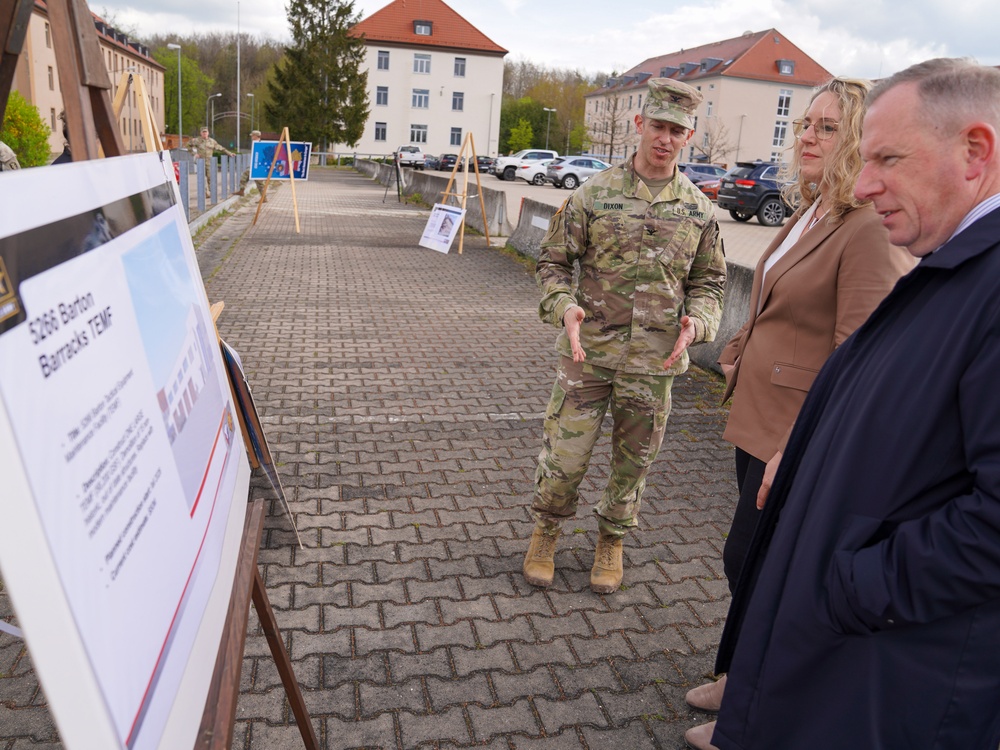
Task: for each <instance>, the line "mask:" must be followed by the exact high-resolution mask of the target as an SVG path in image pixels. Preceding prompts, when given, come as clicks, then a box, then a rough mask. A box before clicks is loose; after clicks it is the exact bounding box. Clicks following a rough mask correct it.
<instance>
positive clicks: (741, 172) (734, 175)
mask: <svg viewBox="0 0 1000 750" xmlns="http://www.w3.org/2000/svg"><path fill="white" fill-rule="evenodd" d="M753 170H754V168H753V167H736V168H735V169H734V170H732V171H731V172H730V173H729V174H727V175H726V179H727V180H738V179H740V178H742V177H749V176H750V175H751V174H752V173H753Z"/></svg>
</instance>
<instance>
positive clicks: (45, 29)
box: [12, 0, 164, 155]
mask: <svg viewBox="0 0 1000 750" xmlns="http://www.w3.org/2000/svg"><path fill="white" fill-rule="evenodd" d="M91 15H93V14H91ZM93 18H94V27H95V29H96V31H97V40H98V44H99V46H100V49H101V57H102V59H103V60H104V62H105V64H106V65H107V69H108V76H109V77H110V79H111V99H112V100H114V97H115V94H116V93H117V91H118V84H119V82H120V81H121V78H122V74H123V73H125V72H126V71H128V72H133V73H137V74H138V75H141V76H142V78H143V80H144V81H145V83H146V89H147V91H148V92H149V99H150V105H151V107H152V110H153V118H154V120H155V122H156V125H155V127H156V129H157V132H160V133H162V132H163V130H164V125H163V116H164V115H163V72H164V67H163V66H162V65H160V64H159V63H158V62H157V61H156V60H154V59H153V58H152V57H150V55H149V49H148V48H147V47H146V46H145V45H143V44H140V43H139V42H135V41H131V40H129V39H128V37H126V36H125V34H122V33H121V32H120V31H117V30H116V29H113V28H112V27H111V26H109V25H108V24H107V23H105V22H104V20H103V19H101V18H100V17H99V16H97V15H93ZM12 89H13V90H14V91H17V92H18V93H19V94H21V96H23V97H24V98H25V99H27V100H28V101H29V102H31V103H32V104H34V105H35V107H37V108H38V112H39V114H40V115H41V116H42V119H43V120H44V121H45V123H46V124H47V125H48V126H49V128H50V129H51V130H52V134H51V135H50V136H49V150H50V151H51V152H52V154H53V155H55V154H58V153H60V152H61V151H62V150H63V144H64V139H63V134H62V126H61V125H60V123H59V120H58V117H59V113H60V112H61V111H62V109H63V101H62V93H61V92H60V90H59V70H58V66H57V65H56V53H55V49H54V48H53V40H52V29H51V27H50V25H49V11H48V8H47V6H46V5H45V0H35V7H34V9H33V11H32V13H31V20H30V21H29V22H28V31H27V34H26V35H25V39H24V45H23V47H22V49H21V55H20V59H19V60H18V62H17V68H16V69H15V72H14V83H13V86H12ZM139 122H140V120H139V108H138V104H137V101H136V98H135V90H134V89H133V90H132V91H130V92H129V95H128V98H127V99H126V101H125V104H124V106H123V108H122V112H121V115H120V116H119V118H118V123H119V127H120V128H121V135H122V141H123V142H124V144H125V150H126V151H145V150H146V144H145V142H144V141H143V139H142V134H141V133H142V129H141V128H140V125H139Z"/></svg>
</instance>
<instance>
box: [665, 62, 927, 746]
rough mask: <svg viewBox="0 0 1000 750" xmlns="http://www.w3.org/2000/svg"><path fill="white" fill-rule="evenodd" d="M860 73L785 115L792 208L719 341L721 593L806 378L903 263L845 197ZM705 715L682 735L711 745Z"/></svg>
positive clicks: (712, 697) (855, 155)
mask: <svg viewBox="0 0 1000 750" xmlns="http://www.w3.org/2000/svg"><path fill="white" fill-rule="evenodd" d="M869 88H870V84H869V83H868V82H866V81H859V80H852V79H847V78H834V79H833V80H831V81H829V82H828V83H826V84H825V85H823V86H821V87H820V88H819V89H818V90H817V91H816V93H815V94H813V96H812V99H811V100H810V102H809V107H808V108H807V109H806V112H805V114H804V115H803V117H802V119H800V120H795V121H794V123H793V127H794V133H795V139H796V140H795V147H794V151H793V157H792V162H791V164H790V165H789V168H788V174H789V175H794V180H793V181H792V182H790V183H789V184H788V185H787V186H786V189H785V191H784V193H785V199H786V201H788V202H789V204H790V205H794V206H796V207H797V208H796V211H795V214H794V216H793V217H792V219H791V220H790V221H789V222H788V223H787V224H786V225H785V226H784V228H783V229H782V230H781V231H779V232H778V234H777V235H776V236H775V238H774V240H773V241H772V242H771V244H770V245H769V246H768V248H767V250H765V251H764V254H763V255H762V256H761V258H760V260H759V261H758V263H757V267H756V269H755V270H754V277H753V287H752V290H751V295H750V314H749V317H748V319H747V322H746V323H745V324H744V325H743V327H742V328H741V329H740V330H739V332H737V334H736V335H735V336H734V337H733V338H732V340H731V341H730V342H729V343H728V344H727V345H726V347H725V348H724V349H723V351H722V354H721V355H720V357H719V364H720V365H721V367H722V369H723V372H725V374H726V381H727V388H726V393H725V396H724V398H723V400H725V399H728V398H729V397H730V395H731V396H732V398H733V401H732V405H731V407H730V412H729V420H728V422H727V424H726V430H725V433H724V434H723V437H724V438H725V439H726V440H728V441H729V442H731V443H733V445H734V446H735V447H736V482H737V486H738V488H739V493H740V494H739V500H738V502H737V506H736V512H735V514H734V517H733V522H732V527H731V529H730V531H729V535H728V536H727V538H726V543H725V548H724V550H723V566H724V569H725V573H726V577H727V578H728V579H729V587H730V591H732V590H734V589H735V587H736V583H737V581H738V580H739V577H740V573H741V570H742V567H743V560H744V558H745V556H746V552H747V548H748V547H749V544H750V539H751V537H752V536H753V532H754V528H755V527H756V525H757V517H758V514H759V511H760V508H762V507H763V505H764V501H765V499H766V497H767V491H768V490H769V489H770V485H771V479H772V478H773V477H774V473H775V471H776V470H777V467H778V462H779V461H780V460H781V452H782V450H783V448H784V446H785V443H786V442H787V440H788V435H789V433H790V432H791V428H792V424H793V423H794V421H795V418H796V416H797V415H798V413H799V409H800V408H801V406H802V402H803V401H804V400H805V397H806V393H807V392H808V391H809V388H810V386H811V385H812V382H813V380H814V379H815V377H816V374H817V373H818V372H819V369H820V367H822V366H823V363H824V362H825V361H826V359H827V357H829V356H830V354H832V353H833V350H834V349H835V348H836V347H837V346H839V345H840V344H841V343H842V342H843V341H844V340H845V339H846V338H847V337H848V336H850V335H851V333H853V332H854V330H855V329H856V328H858V326H860V325H861V324H862V323H863V322H864V321H865V319H866V318H867V317H868V315H869V314H871V312H872V310H874V309H875V307H876V306H877V305H878V303H879V302H880V301H881V300H882V298H883V297H885V295H886V294H888V293H889V291H890V290H891V289H892V287H893V285H894V284H895V283H896V281H897V280H898V279H899V277H900V276H902V275H903V274H904V273H906V272H907V271H909V270H910V269H911V268H912V267H913V264H914V260H913V258H912V256H910V255H909V253H907V252H906V250H904V249H903V248H898V247H894V246H893V245H890V244H889V236H888V232H887V231H886V230H885V228H884V227H883V226H882V223H881V220H880V218H879V216H878V215H877V214H876V213H875V211H874V209H873V208H872V207H871V204H870V203H867V202H861V201H858V200H857V199H856V198H855V197H854V185H855V183H856V182H857V179H858V175H859V174H860V173H861V167H862V166H863V163H862V160H861V155H860V153H859V146H860V143H861V123H862V120H863V118H864V114H865V106H864V103H865V96H866V95H867V93H868V90H869ZM724 692H725V676H723V677H722V678H720V679H719V680H717V681H715V682H710V683H708V684H706V685H702V686H700V687H697V688H694V689H693V690H690V691H688V694H687V696H686V697H685V700H686V701H687V703H688V704H689V705H690V706H691V707H693V708H695V709H698V710H700V711H705V712H708V713H715V712H717V711H718V710H719V707H720V705H721V703H722V698H723V695H724ZM714 729H715V722H714V721H713V722H711V723H709V724H703V725H701V726H697V727H693V728H691V729H689V730H688V731H687V733H686V734H685V736H684V738H685V740H686V742H687V744H688V746H690V747H692V748H695V749H696V750H710V749H711V748H713V747H714V746H713V745H712V744H711V738H712V733H713V731H714Z"/></svg>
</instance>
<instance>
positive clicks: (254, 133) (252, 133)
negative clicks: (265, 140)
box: [250, 130, 260, 138]
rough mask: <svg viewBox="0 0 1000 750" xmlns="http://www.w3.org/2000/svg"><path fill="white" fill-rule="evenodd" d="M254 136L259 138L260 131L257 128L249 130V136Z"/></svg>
mask: <svg viewBox="0 0 1000 750" xmlns="http://www.w3.org/2000/svg"><path fill="white" fill-rule="evenodd" d="M254 136H257V137H258V138H260V131H259V130H251V131H250V137H251V138H253V137H254Z"/></svg>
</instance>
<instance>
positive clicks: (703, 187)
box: [694, 180, 722, 201]
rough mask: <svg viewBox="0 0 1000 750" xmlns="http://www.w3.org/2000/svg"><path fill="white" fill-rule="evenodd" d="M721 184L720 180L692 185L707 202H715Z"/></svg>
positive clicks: (717, 198)
mask: <svg viewBox="0 0 1000 750" xmlns="http://www.w3.org/2000/svg"><path fill="white" fill-rule="evenodd" d="M721 182H722V180H702V181H701V182H696V183H695V184H694V185H695V187H696V188H698V189H699V190H700V191H701V192H703V193H704V194H705V196H706V197H707V198H708V199H709V200H713V201H717V200H719V185H720V184H721Z"/></svg>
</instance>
